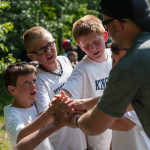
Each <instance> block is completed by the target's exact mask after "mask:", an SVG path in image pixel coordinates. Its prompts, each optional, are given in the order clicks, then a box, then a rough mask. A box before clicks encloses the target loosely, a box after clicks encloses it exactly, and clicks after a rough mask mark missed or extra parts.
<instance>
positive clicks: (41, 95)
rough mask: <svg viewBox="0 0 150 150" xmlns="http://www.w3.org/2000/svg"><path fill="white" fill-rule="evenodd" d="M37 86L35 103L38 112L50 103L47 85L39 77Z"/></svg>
mask: <svg viewBox="0 0 150 150" xmlns="http://www.w3.org/2000/svg"><path fill="white" fill-rule="evenodd" d="M37 87H38V90H37V91H38V92H37V96H36V101H35V103H36V106H37V109H38V112H39V114H40V113H42V112H43V111H45V110H46V109H47V108H48V106H49V103H50V98H49V97H50V96H49V95H48V89H47V86H46V85H45V83H44V82H43V81H42V80H41V79H40V78H38V79H37Z"/></svg>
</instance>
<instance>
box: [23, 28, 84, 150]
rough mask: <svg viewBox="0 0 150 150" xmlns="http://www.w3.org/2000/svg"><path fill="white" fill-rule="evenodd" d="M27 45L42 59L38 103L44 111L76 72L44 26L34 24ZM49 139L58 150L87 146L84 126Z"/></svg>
mask: <svg viewBox="0 0 150 150" xmlns="http://www.w3.org/2000/svg"><path fill="white" fill-rule="evenodd" d="M24 47H25V49H26V51H27V53H28V54H27V55H28V57H30V58H31V59H32V60H35V61H38V62H39V67H38V69H37V85H38V93H37V98H36V106H37V108H38V111H39V113H42V112H43V111H44V110H46V109H47V108H48V107H49V103H50V100H52V99H53V97H54V95H56V94H58V93H60V91H61V89H62V87H63V86H64V84H65V82H66V80H67V79H68V77H69V76H70V74H71V72H72V66H71V64H70V62H69V60H68V58H66V57H65V56H57V50H56V44H55V39H54V38H53V37H52V35H51V34H50V32H49V31H47V30H46V29H44V28H43V27H40V26H37V27H32V28H30V29H29V30H27V31H26V32H25V33H24ZM49 138H50V141H51V143H52V145H53V147H54V149H55V150H60V149H61V150H66V149H74V150H79V149H81V150H84V149H86V147H84V141H85V139H83V138H82V133H81V131H80V129H72V128H69V127H64V128H62V129H60V130H58V131H56V132H55V133H53V134H51V135H50V136H49Z"/></svg>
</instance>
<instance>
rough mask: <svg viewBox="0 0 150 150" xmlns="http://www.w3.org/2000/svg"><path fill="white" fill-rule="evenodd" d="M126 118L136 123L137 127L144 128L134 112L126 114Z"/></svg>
mask: <svg viewBox="0 0 150 150" xmlns="http://www.w3.org/2000/svg"><path fill="white" fill-rule="evenodd" d="M124 116H125V117H126V118H128V119H129V120H131V121H132V122H134V123H135V124H136V125H138V126H140V127H142V125H141V123H140V121H139V119H138V117H137V115H136V113H135V111H134V110H132V111H129V112H126V113H125V114H124Z"/></svg>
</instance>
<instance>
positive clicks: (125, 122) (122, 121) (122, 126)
mask: <svg viewBox="0 0 150 150" xmlns="http://www.w3.org/2000/svg"><path fill="white" fill-rule="evenodd" d="M135 125H136V124H135V123H134V122H132V121H130V120H129V119H127V118H126V117H122V118H118V119H117V120H116V121H115V122H114V123H113V124H112V126H111V127H110V129H112V130H117V131H129V130H131V129H132V128H133V127H135Z"/></svg>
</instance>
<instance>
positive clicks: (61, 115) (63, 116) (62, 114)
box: [54, 98, 74, 127]
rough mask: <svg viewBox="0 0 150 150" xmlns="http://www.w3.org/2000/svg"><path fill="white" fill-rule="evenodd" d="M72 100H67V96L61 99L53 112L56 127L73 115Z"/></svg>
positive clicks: (61, 125) (63, 124)
mask: <svg viewBox="0 0 150 150" xmlns="http://www.w3.org/2000/svg"><path fill="white" fill-rule="evenodd" d="M73 106H74V101H71V100H68V98H65V99H63V100H62V101H61V102H60V103H59V105H58V107H57V109H56V112H55V116H54V119H55V121H54V124H55V125H56V126H58V127H63V126H65V125H67V123H68V122H69V121H70V120H71V118H72V115H73V109H72V108H73Z"/></svg>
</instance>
